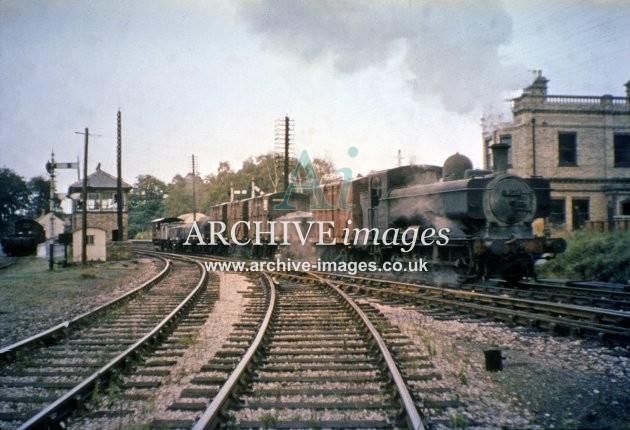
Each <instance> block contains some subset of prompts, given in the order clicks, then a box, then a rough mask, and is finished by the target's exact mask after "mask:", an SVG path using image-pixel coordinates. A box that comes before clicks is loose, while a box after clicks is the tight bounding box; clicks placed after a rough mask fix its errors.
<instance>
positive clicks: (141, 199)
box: [129, 175, 167, 239]
mask: <svg viewBox="0 0 630 430" xmlns="http://www.w3.org/2000/svg"><path fill="white" fill-rule="evenodd" d="M166 189H167V186H166V184H165V183H164V182H162V181H160V180H159V179H157V178H156V177H154V176H151V175H140V176H138V178H137V181H136V183H135V184H134V185H133V190H132V191H131V193H130V194H129V237H130V238H139V237H137V236H138V235H139V234H141V233H142V232H149V230H150V228H151V220H154V219H156V218H161V217H162V214H163V213H164V202H163V199H164V195H165V193H166ZM147 236H149V235H148V234H147ZM149 237H150V236H149ZM149 237H147V239H148V238H149Z"/></svg>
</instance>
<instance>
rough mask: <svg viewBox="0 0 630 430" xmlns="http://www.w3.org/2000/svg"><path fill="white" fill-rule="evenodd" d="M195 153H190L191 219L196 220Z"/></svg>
mask: <svg viewBox="0 0 630 430" xmlns="http://www.w3.org/2000/svg"><path fill="white" fill-rule="evenodd" d="M195 176H196V173H195V155H194V154H193V155H192V200H193V201H192V207H193V221H197V196H196V190H195V189H196V187H195Z"/></svg>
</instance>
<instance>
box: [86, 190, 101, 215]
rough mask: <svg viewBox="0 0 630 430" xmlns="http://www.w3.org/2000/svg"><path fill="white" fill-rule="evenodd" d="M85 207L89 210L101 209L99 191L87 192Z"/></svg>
mask: <svg viewBox="0 0 630 430" xmlns="http://www.w3.org/2000/svg"><path fill="white" fill-rule="evenodd" d="M87 209H88V210H89V211H96V210H100V209H101V196H100V194H99V193H88V200H87Z"/></svg>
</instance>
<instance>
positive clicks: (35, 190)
mask: <svg viewBox="0 0 630 430" xmlns="http://www.w3.org/2000/svg"><path fill="white" fill-rule="evenodd" d="M26 185H27V186H28V189H29V191H30V197H29V205H28V209H27V210H28V217H29V218H37V217H39V216H40V215H42V213H48V212H50V180H48V179H45V178H44V177H43V176H35V177H34V178H31V179H30V180H29V181H28V183H27V184H26ZM59 203H60V202H59V200H58V199H56V198H55V207H57V206H58V205H59Z"/></svg>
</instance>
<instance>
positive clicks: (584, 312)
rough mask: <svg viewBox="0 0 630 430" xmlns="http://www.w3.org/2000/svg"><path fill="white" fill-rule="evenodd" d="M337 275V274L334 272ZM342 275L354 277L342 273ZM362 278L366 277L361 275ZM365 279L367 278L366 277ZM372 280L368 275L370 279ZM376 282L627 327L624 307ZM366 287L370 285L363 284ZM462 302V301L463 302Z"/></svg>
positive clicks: (418, 293) (418, 294) (414, 292)
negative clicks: (606, 307) (611, 322)
mask: <svg viewBox="0 0 630 430" xmlns="http://www.w3.org/2000/svg"><path fill="white" fill-rule="evenodd" d="M334 276H337V275H334ZM344 278H346V279H352V280H353V281H355V279H354V278H350V277H345V276H344ZM361 279H366V278H361ZM367 279H369V278H367ZM372 281H374V280H371V279H370V282H372ZM374 282H378V283H380V284H383V283H386V284H390V285H393V286H398V287H401V288H402V289H404V290H405V291H396V290H395V289H386V290H385V289H384V290H375V291H379V292H381V293H382V294H388V293H391V294H399V293H407V294H409V295H410V297H415V298H418V299H426V300H432V299H431V298H430V296H435V297H436V298H441V299H448V298H449V297H452V298H453V299H460V300H469V301H479V302H486V303H492V304H493V305H497V304H501V305H503V306H506V307H513V308H522V309H527V310H536V311H539V312H545V313H556V314H563V315H566V316H571V317H574V318H579V319H583V320H592V319H593V318H595V319H597V320H600V321H602V320H607V321H619V320H621V321H624V322H625V326H627V327H630V312H627V311H617V310H612V309H605V308H598V307H591V306H583V305H574V304H568V303H557V302H551V301H544V300H534V299H528V298H522V297H505V296H502V295H501V296H500V295H494V294H487V293H480V292H476V291H468V290H460V289H453V288H440V287H432V286H425V285H413V284H409V283H403V282H397V281H391V280H378V281H374ZM348 286H349V287H351V288H352V287H354V285H353V284H348ZM365 288H370V287H365ZM463 303H465V302H463Z"/></svg>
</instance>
